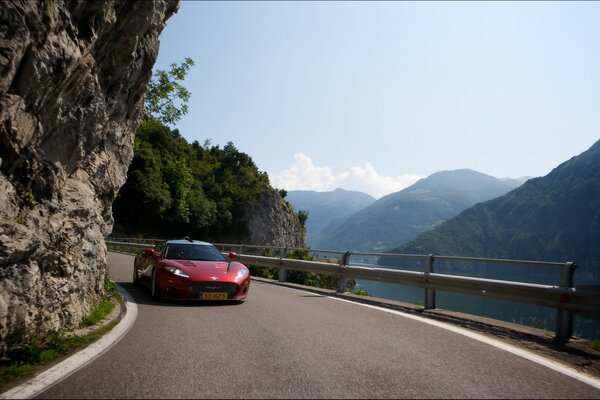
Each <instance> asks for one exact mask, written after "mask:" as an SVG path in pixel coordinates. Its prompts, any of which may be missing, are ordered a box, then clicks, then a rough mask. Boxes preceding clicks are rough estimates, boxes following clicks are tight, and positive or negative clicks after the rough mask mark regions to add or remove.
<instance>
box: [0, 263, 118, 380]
mask: <svg viewBox="0 0 600 400" xmlns="http://www.w3.org/2000/svg"><path fill="white" fill-rule="evenodd" d="M104 287H105V294H104V295H103V296H102V298H101V299H100V301H99V303H98V305H97V306H96V307H94V309H93V310H92V311H91V312H90V314H89V315H86V316H84V317H83V318H82V321H81V326H82V327H87V326H92V325H95V324H97V323H98V322H100V321H102V320H103V319H104V318H106V316H108V314H109V313H110V312H111V311H112V310H113V309H114V307H115V306H116V304H117V302H118V301H121V295H120V293H119V291H118V290H117V285H116V284H115V283H114V282H112V281H111V280H110V278H108V274H105V276H104ZM118 322H119V321H116V320H115V321H112V322H110V323H108V324H106V325H104V326H102V327H100V328H98V329H95V330H94V331H92V332H90V333H87V334H85V335H81V336H68V335H66V334H65V333H64V332H50V333H48V335H46V337H44V338H43V339H40V338H39V337H37V336H35V335H34V336H27V337H23V338H21V339H20V340H18V341H15V343H14V344H13V345H11V347H10V348H9V350H8V351H7V359H6V360H1V361H0V362H1V363H2V364H0V390H2V388H3V387H4V386H5V385H7V384H8V383H10V382H13V381H15V380H17V379H22V378H26V377H28V376H31V375H33V374H34V373H35V372H36V371H37V369H38V367H40V366H41V365H43V364H47V363H49V362H51V361H54V360H56V359H57V358H59V357H62V356H65V355H67V354H70V353H72V352H74V351H76V350H79V349H81V348H83V347H85V346H87V345H89V344H91V343H92V342H94V341H96V340H98V339H99V338H100V337H101V336H103V335H104V334H105V333H107V332H109V331H110V330H111V329H112V328H114V326H115V325H116V324H117V323H118Z"/></svg>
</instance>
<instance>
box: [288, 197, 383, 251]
mask: <svg viewBox="0 0 600 400" xmlns="http://www.w3.org/2000/svg"><path fill="white" fill-rule="evenodd" d="M286 200H287V201H289V202H290V204H291V205H292V207H293V208H294V209H295V210H296V211H300V210H304V211H308V220H307V221H306V244H307V245H308V246H311V247H314V246H313V244H314V239H315V238H316V237H317V236H318V235H319V234H320V232H321V231H322V230H323V228H325V227H326V226H328V225H329V224H330V223H331V222H332V221H334V220H343V219H344V218H346V217H347V216H349V215H351V214H352V213H354V212H356V211H358V210H361V209H363V208H365V207H367V206H369V205H370V204H372V203H373V202H374V201H375V198H374V197H372V196H370V195H368V194H366V193H362V192H356V191H349V190H343V189H336V190H334V191H330V192H315V191H310V190H291V191H289V192H288V194H287V196H286Z"/></svg>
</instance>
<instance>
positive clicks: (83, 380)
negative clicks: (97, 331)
mask: <svg viewBox="0 0 600 400" xmlns="http://www.w3.org/2000/svg"><path fill="white" fill-rule="evenodd" d="M110 263H111V274H112V276H113V278H114V279H115V280H116V281H117V282H119V283H120V284H121V285H122V286H123V287H125V288H126V289H127V290H128V291H130V293H131V294H132V295H133V297H134V298H135V300H136V302H137V303H138V318H137V320H136V322H135V324H134V326H133V327H132V329H131V330H130V331H129V333H128V334H127V335H126V336H125V337H124V338H123V339H122V340H121V341H120V342H119V343H117V344H116V345H115V346H114V347H112V348H111V349H110V350H108V351H107V352H106V353H105V354H104V355H102V356H101V357H99V358H98V359H96V360H95V361H93V362H92V363H90V364H89V365H87V366H86V367H84V368H82V369H81V370H79V371H78V372H76V373H75V374H73V375H71V376H69V377H68V378H66V379H65V380H63V381H62V382H60V383H58V384H56V385H55V386H53V387H51V388H50V389H48V390H46V391H45V392H42V393H41V394H40V395H39V397H41V398H600V390H598V389H595V388H593V387H592V386H589V385H587V384H585V383H583V382H581V381H578V380H575V379H573V378H570V377H568V376H565V375H562V374H561V373H559V372H556V371H553V370H551V369H549V368H546V367H544V366H541V365H539V364H536V363H534V362H531V361H528V360H526V359H524V358H521V357H518V356H516V355H514V354H511V353H508V352H505V351H503V350H500V349H497V348H495V347H492V346H490V345H488V344H485V343H481V342H478V341H475V340H473V339H470V338H467V337H465V336H462V335H459V334H457V333H454V332H451V331H447V330H444V329H441V328H438V327H435V326H431V325H428V324H424V323H422V322H419V321H415V320H413V319H410V318H405V317H403V316H401V315H396V314H391V313H387V312H382V311H380V310H377V309H373V308H368V307H364V306H361V305H357V304H353V303H349V302H343V301H339V300H336V299H332V298H329V297H324V296H320V295H316V294H313V293H307V292H302V291H298V290H294V289H289V288H284V287H279V286H275V285H270V284H267V283H260V282H256V281H254V282H252V284H251V286H250V295H249V297H248V300H247V301H246V302H245V303H243V304H240V305H228V304H223V303H208V304H197V303H196V304H194V303H191V304H190V303H177V302H167V301H155V300H153V299H152V298H151V297H150V294H149V293H148V292H147V291H146V290H144V289H139V288H137V287H133V286H132V284H131V275H132V265H133V257H130V256H125V255H120V254H114V253H111V254H110Z"/></svg>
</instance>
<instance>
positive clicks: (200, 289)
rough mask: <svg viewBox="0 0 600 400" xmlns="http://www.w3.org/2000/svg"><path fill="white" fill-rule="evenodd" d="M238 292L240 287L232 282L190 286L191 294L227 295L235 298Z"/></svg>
mask: <svg viewBox="0 0 600 400" xmlns="http://www.w3.org/2000/svg"><path fill="white" fill-rule="evenodd" d="M237 291H238V285H236V284H235V283H230V282H195V283H192V284H191V285H190V286H188V292H190V293H223V292H225V293H227V294H229V295H230V296H233V295H234V294H236V293H237Z"/></svg>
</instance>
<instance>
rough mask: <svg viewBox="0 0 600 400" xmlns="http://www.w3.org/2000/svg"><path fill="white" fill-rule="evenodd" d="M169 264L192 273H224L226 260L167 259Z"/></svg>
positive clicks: (225, 271)
mask: <svg viewBox="0 0 600 400" xmlns="http://www.w3.org/2000/svg"><path fill="white" fill-rule="evenodd" d="M169 264H170V265H172V266H174V267H177V268H181V269H182V270H184V271H189V272H192V273H202V272H206V273H211V274H226V273H227V264H228V263H227V262H226V261H191V260H177V261H175V260H169Z"/></svg>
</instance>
